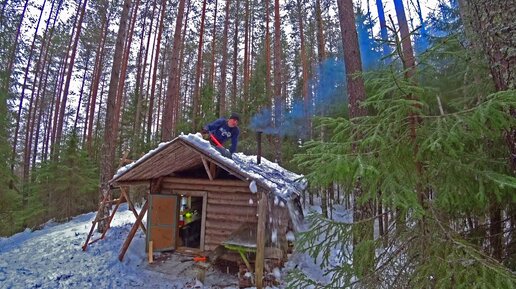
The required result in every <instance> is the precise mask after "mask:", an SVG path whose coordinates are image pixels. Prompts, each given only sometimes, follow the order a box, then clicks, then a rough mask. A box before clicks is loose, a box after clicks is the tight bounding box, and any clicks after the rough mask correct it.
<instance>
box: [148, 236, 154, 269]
mask: <svg viewBox="0 0 516 289" xmlns="http://www.w3.org/2000/svg"><path fill="white" fill-rule="evenodd" d="M153 254H154V250H153V248H152V241H149V264H151V263H152V262H153V257H154V256H153Z"/></svg>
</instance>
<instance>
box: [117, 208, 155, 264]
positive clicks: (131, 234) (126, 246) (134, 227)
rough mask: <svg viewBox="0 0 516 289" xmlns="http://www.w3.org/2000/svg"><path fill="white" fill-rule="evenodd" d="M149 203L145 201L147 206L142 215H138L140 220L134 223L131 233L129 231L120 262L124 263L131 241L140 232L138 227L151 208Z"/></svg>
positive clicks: (119, 256) (119, 257) (119, 255)
mask: <svg viewBox="0 0 516 289" xmlns="http://www.w3.org/2000/svg"><path fill="white" fill-rule="evenodd" d="M148 202H149V201H148V200H147V201H145V204H144V205H143V207H142V210H141V211H140V214H139V215H138V218H137V219H136V222H134V225H133V227H132V228H131V231H129V235H127V239H125V242H124V245H122V249H121V250H120V254H118V260H120V261H122V260H123V259H124V255H125V252H127V248H129V245H130V244H131V241H132V240H133V238H134V235H135V234H136V231H137V230H138V227H139V226H140V223H141V222H142V219H143V216H145V213H146V212H147V209H148V208H149V203H148Z"/></svg>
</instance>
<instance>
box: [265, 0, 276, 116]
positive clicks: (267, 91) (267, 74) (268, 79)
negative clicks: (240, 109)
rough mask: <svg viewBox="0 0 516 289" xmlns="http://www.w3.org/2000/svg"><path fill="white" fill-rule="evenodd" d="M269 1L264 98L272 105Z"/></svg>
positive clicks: (268, 3)
mask: <svg viewBox="0 0 516 289" xmlns="http://www.w3.org/2000/svg"><path fill="white" fill-rule="evenodd" d="M270 6H271V4H270V2H269V0H265V98H266V99H267V106H268V107H269V108H271V107H272V104H273V103H274V99H273V96H272V90H271V84H272V82H271V71H272V69H271V33H270V28H269V23H270V21H269V18H270Z"/></svg>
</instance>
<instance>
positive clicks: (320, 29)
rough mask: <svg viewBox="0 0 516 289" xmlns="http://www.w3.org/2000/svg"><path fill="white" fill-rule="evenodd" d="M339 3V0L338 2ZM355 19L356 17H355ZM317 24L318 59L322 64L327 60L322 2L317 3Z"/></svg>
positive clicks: (317, 0)
mask: <svg viewBox="0 0 516 289" xmlns="http://www.w3.org/2000/svg"><path fill="white" fill-rule="evenodd" d="M337 1H339V0H337ZM353 19H354V16H353ZM315 22H316V25H317V57H318V60H319V63H322V62H323V61H324V60H325V59H326V48H325V46H326V45H325V43H326V41H325V39H324V24H323V19H322V10H321V1H320V0H316V1H315Z"/></svg>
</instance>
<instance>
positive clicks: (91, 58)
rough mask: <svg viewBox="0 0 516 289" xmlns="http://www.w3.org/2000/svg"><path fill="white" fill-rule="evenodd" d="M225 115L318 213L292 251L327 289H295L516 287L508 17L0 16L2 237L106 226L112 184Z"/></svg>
mask: <svg viewBox="0 0 516 289" xmlns="http://www.w3.org/2000/svg"><path fill="white" fill-rule="evenodd" d="M232 112H237V113H239V114H240V138H239V145H238V151H239V152H243V153H245V154H250V155H254V154H256V151H257V143H256V132H257V131H261V132H263V133H264V138H263V140H264V141H263V147H262V154H263V156H264V157H266V158H267V159H269V160H271V161H275V162H277V163H278V164H280V165H281V166H283V167H285V168H287V169H289V170H292V171H294V172H297V173H300V174H303V175H305V177H306V178H307V180H308V183H309V187H308V189H307V190H306V191H305V193H304V195H302V196H301V199H302V201H301V202H302V205H303V206H304V207H308V206H312V205H320V207H321V210H320V212H318V213H311V214H308V215H307V216H306V221H307V222H308V224H309V228H310V229H309V230H306V231H304V232H301V233H299V234H298V235H296V241H295V244H294V249H295V250H297V251H299V252H305V253H307V254H308V255H309V256H311V257H312V258H313V259H314V262H317V263H320V264H321V268H323V270H324V272H325V274H327V276H329V277H328V283H327V284H319V283H317V281H314V280H312V279H310V277H309V276H306V275H305V274H304V273H303V272H302V271H301V270H296V269H294V270H292V271H291V272H290V273H289V275H288V277H287V280H288V281H287V283H288V286H289V288H304V287H308V288H516V273H515V272H516V5H515V4H514V1H513V0H467V1H466V0H435V1H426V0H376V1H369V0H367V1H366V0H354V1H353V0H283V1H278V0H275V1H272V0H268V1H256V0H236V1H229V0H226V1H220V0H218V1H217V0H203V1H192V0H149V1H140V0H9V1H7V0H4V1H1V3H0V236H11V235H13V234H15V233H18V232H21V231H23V230H25V229H26V228H29V229H38V228H40V227H41V226H42V225H43V224H45V223H46V222H48V221H49V220H54V221H58V222H66V221H68V220H70V218H72V217H74V216H77V215H79V214H83V213H86V212H92V211H97V210H98V212H99V214H100V215H102V214H104V215H109V212H110V211H109V208H108V207H107V206H106V207H99V202H100V201H102V200H106V199H111V198H112V196H111V195H110V194H111V192H110V190H109V188H108V181H109V180H110V179H111V178H112V177H113V175H114V174H115V173H116V171H117V169H118V168H119V167H121V166H122V165H125V164H127V163H129V162H131V161H134V160H137V159H139V158H140V157H142V156H143V155H145V153H147V152H148V151H149V150H152V149H154V148H156V147H158V145H159V144H160V143H162V142H167V141H171V140H173V139H174V138H176V137H177V136H179V135H181V134H182V133H184V134H188V133H196V132H200V131H201V130H202V128H203V126H204V125H205V124H206V123H208V122H210V121H213V120H215V119H217V118H219V117H226V118H227V117H229V115H230V114H231V113H232ZM129 193H130V195H131V196H132V199H133V200H134V201H135V202H136V203H139V204H141V203H143V201H144V199H145V197H146V193H145V190H143V189H142V191H139V190H138V189H132V190H131V191H130V192H129ZM336 206H343V207H345V208H346V209H347V210H349V211H350V214H352V216H353V218H352V219H353V222H349V223H343V222H338V221H335V220H334V218H333V214H334V211H335V207H336ZM99 229H100V230H103V229H105V228H102V226H100V228H99ZM336 251H338V252H339V253H338V255H337V256H335V255H334V253H335V252H336ZM310 286H312V287H310Z"/></svg>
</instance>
